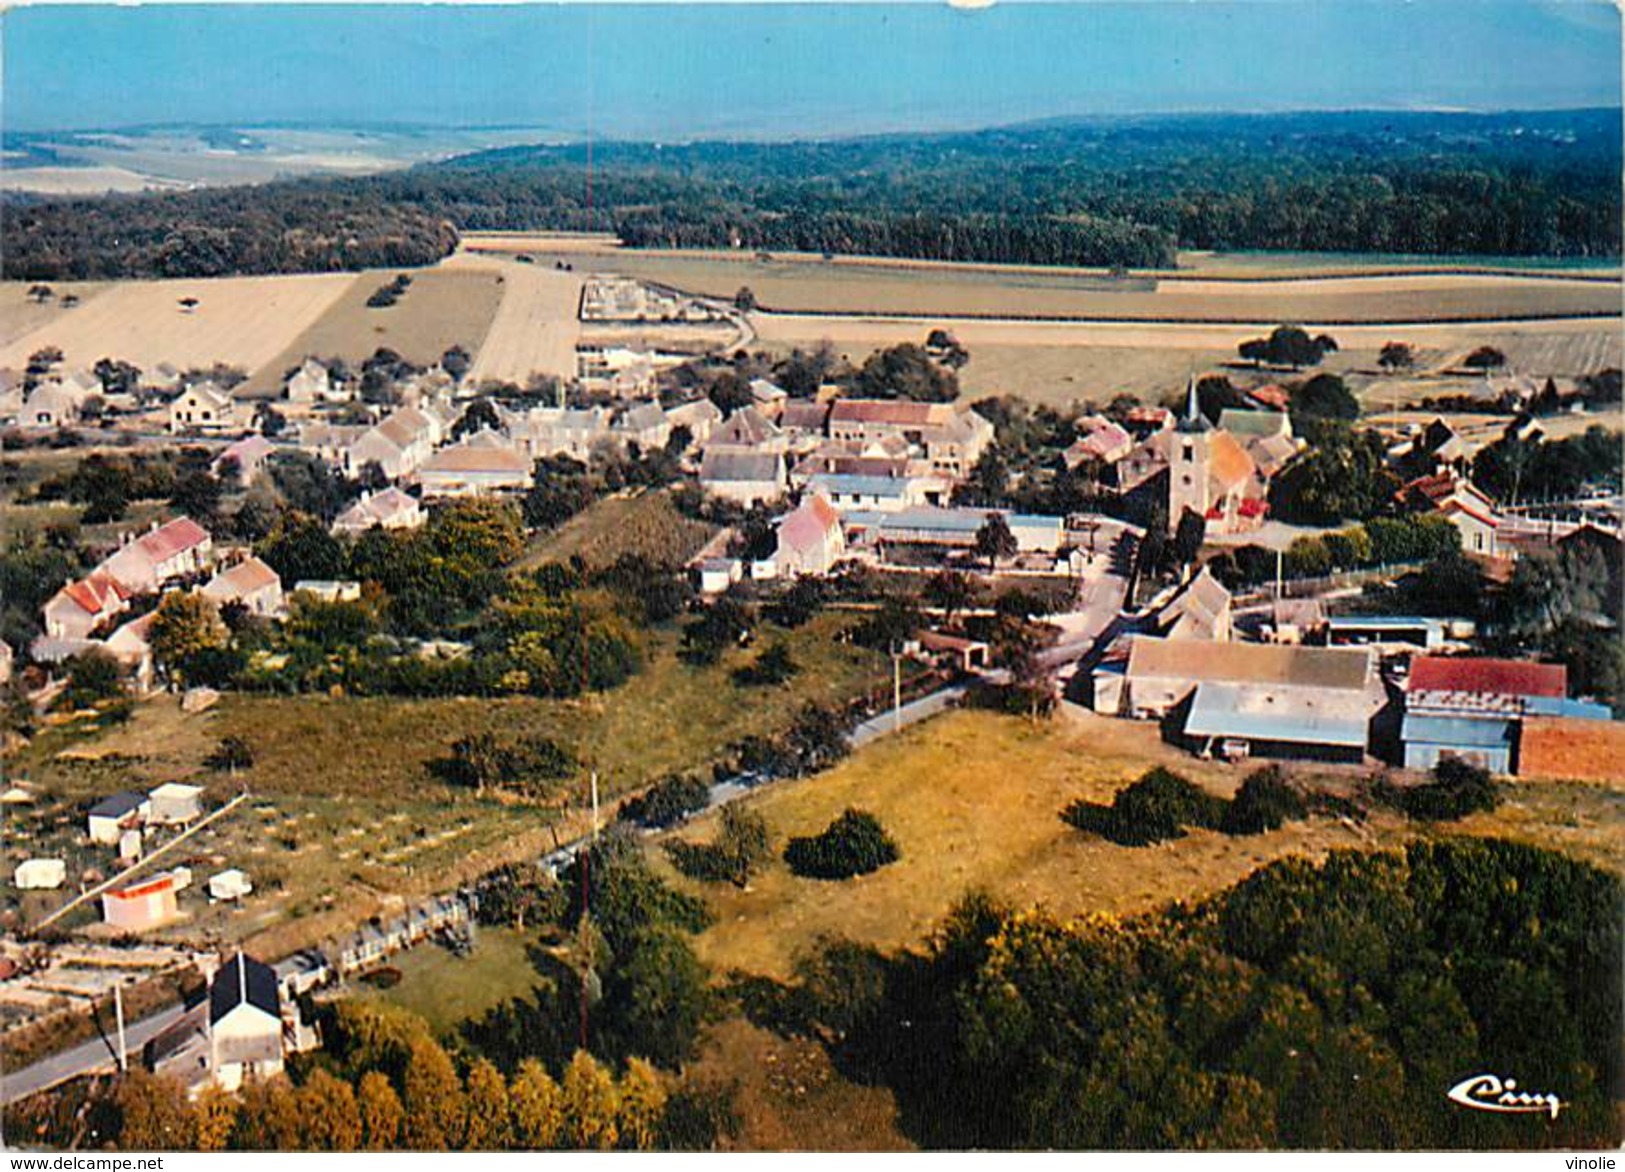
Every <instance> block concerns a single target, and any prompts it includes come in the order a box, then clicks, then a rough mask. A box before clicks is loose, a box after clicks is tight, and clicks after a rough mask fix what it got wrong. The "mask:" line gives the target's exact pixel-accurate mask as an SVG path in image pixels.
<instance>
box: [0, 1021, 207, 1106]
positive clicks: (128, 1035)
mask: <svg viewBox="0 0 1625 1172" xmlns="http://www.w3.org/2000/svg"><path fill="white" fill-rule="evenodd" d="M185 1012H186V1008H185V1006H183V1005H179V1004H176V1005H171V1006H168V1007H167V1008H164V1009H160V1010H159V1011H158V1012H157V1013H155V1014H153V1015H152V1016H151V1017H144V1018H142V1019H141V1020H140V1021H138V1022H136V1023H135V1024H134V1025H127V1026H126V1027H125V1029H124V1035H125V1041H126V1044H127V1045H128V1046H129V1054H130V1055H131V1056H132V1058H133V1060H134V1061H135V1062H136V1063H138V1064H139V1063H140V1061H141V1047H142V1046H144V1045H146V1044H147V1041H148V1040H149V1039H151V1038H152V1037H154V1036H155V1035H157V1034H159V1033H161V1032H162V1031H163V1030H166V1029H168V1028H169V1027H170V1026H172V1025H174V1024H175V1022H176V1021H178V1020H180V1017H181V1015H182V1014H183V1013H185ZM117 1050H118V1045H117V1042H116V1040H115V1038H113V1037H111V1036H109V1037H98V1038H93V1039H91V1040H90V1041H88V1042H85V1043H83V1044H82V1045H79V1046H75V1047H74V1048H73V1049H71V1050H64V1051H63V1052H62V1053H60V1054H53V1055H52V1056H51V1057H49V1058H42V1059H41V1060H40V1061H38V1062H36V1063H34V1065H32V1066H27V1067H24V1068H23V1069H22V1070H17V1071H7V1072H6V1074H5V1076H4V1078H3V1080H0V1101H4V1102H7V1103H14V1102H16V1101H17V1100H18V1099H21V1098H25V1097H26V1096H28V1095H32V1094H34V1093H35V1092H36V1091H44V1090H49V1089H50V1088H51V1087H54V1086H56V1085H57V1084H58V1083H63V1082H67V1081H68V1080H69V1079H72V1078H78V1077H80V1076H81V1075H86V1074H94V1073H96V1072H98V1071H104V1070H107V1071H110V1070H112V1069H113V1067H114V1066H115V1061H114V1058H115V1055H116V1053H117Z"/></svg>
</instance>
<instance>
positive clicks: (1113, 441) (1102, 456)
mask: <svg viewBox="0 0 1625 1172" xmlns="http://www.w3.org/2000/svg"><path fill="white" fill-rule="evenodd" d="M1078 430H1079V431H1080V432H1082V433H1083V434H1082V435H1080V436H1079V437H1078V439H1077V440H1076V441H1075V442H1074V443H1073V444H1072V446H1071V447H1069V448H1067V449H1066V451H1065V452H1063V453H1062V454H1061V458H1062V459H1063V460H1064V461H1065V462H1066V466H1067V469H1068V471H1076V470H1077V469H1078V468H1080V467H1082V466H1083V465H1085V464H1088V463H1091V462H1093V463H1096V464H1104V465H1108V466H1109V465H1112V464H1115V463H1117V461H1119V460H1121V459H1122V458H1123V457H1124V456H1127V455H1128V454H1129V453H1130V452H1132V451H1133V450H1134V437H1133V436H1132V435H1130V434H1129V433H1128V431H1127V430H1126V429H1124V428H1123V427H1122V426H1120V425H1119V424H1116V423H1113V422H1112V421H1111V420H1109V419H1104V418H1102V417H1100V416H1098V415H1092V416H1090V417H1088V418H1087V419H1080V420H1079V421H1078Z"/></svg>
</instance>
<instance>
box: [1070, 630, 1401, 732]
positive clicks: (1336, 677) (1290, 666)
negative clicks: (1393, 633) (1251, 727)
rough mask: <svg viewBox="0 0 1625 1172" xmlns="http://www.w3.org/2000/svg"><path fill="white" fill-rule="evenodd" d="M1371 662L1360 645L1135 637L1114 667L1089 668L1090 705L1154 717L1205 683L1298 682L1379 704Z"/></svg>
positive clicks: (1262, 685)
mask: <svg viewBox="0 0 1625 1172" xmlns="http://www.w3.org/2000/svg"><path fill="white" fill-rule="evenodd" d="M1373 663H1374V661H1373V659H1372V656H1371V653H1370V652H1369V651H1365V650H1363V649H1360V648H1331V647H1291V646H1278V645H1274V644H1265V643H1208V642H1204V641H1194V640H1188V639H1156V638H1152V637H1150V636H1148V635H1136V636H1134V637H1133V638H1132V639H1131V640H1130V646H1129V655H1128V659H1127V662H1126V663H1125V664H1124V665H1123V667H1122V668H1121V669H1120V670H1119V671H1115V672H1114V671H1113V670H1112V667H1111V665H1102V667H1101V668H1100V669H1097V671H1096V680H1095V711H1097V712H1103V713H1105V714H1107V715H1119V714H1127V715H1129V716H1133V717H1136V718H1138V719H1142V720H1143V719H1160V718H1161V717H1163V716H1166V715H1167V714H1168V713H1169V712H1171V711H1172V710H1173V709H1174V708H1175V707H1176V706H1178V705H1179V704H1181V703H1182V702H1183V701H1185V700H1187V699H1189V698H1190V697H1191V694H1192V693H1193V692H1194V691H1195V689H1196V687H1197V686H1198V685H1201V684H1206V683H1216V684H1234V685H1241V686H1244V687H1248V688H1261V689H1265V690H1269V689H1281V688H1304V689H1309V690H1312V691H1316V690H1318V691H1324V692H1328V693H1342V694H1343V695H1345V696H1346V697H1348V698H1350V699H1352V698H1354V697H1356V696H1358V697H1362V698H1365V699H1366V700H1367V701H1375V702H1378V703H1380V701H1381V697H1382V690H1381V685H1380V683H1379V682H1378V680H1377V677H1376V670H1375V668H1374V665H1373ZM1113 675H1115V676H1116V679H1115V680H1113V679H1112V678H1111V677H1112V676H1113ZM1372 711H1375V709H1373V710H1372Z"/></svg>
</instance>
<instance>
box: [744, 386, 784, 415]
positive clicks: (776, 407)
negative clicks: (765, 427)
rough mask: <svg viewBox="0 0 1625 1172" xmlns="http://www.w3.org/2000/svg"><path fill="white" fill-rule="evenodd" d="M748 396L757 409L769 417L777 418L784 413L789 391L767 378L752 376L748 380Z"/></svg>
mask: <svg viewBox="0 0 1625 1172" xmlns="http://www.w3.org/2000/svg"><path fill="white" fill-rule="evenodd" d="M750 397H751V402H752V403H754V404H755V406H756V409H757V410H758V411H760V412H761V413H762V414H763V415H765V416H767V417H768V418H769V419H777V418H778V417H779V416H780V415H782V414H783V413H784V405H785V403H786V402H787V401H788V400H789V398H790V392H788V391H786V390H785V389H784V388H783V387H781V386H779V385H778V384H777V383H775V382H772V381H770V380H768V379H765V378H753V379H751V380H750Z"/></svg>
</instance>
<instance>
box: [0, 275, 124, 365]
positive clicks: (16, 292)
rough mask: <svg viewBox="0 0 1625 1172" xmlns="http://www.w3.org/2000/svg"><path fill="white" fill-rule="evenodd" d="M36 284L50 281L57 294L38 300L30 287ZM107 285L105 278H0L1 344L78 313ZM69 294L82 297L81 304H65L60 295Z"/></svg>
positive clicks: (4, 344) (53, 290) (9, 342)
mask: <svg viewBox="0 0 1625 1172" xmlns="http://www.w3.org/2000/svg"><path fill="white" fill-rule="evenodd" d="M36 284H50V286H51V290H52V292H54V293H55V294H56V296H55V297H53V298H52V299H51V300H49V301H45V302H37V301H35V300H34V299H33V298H32V297H30V296H29V295H28V290H29V289H31V288H33V286H34V285H36ZM105 288H107V283H106V282H105V281H57V282H36V281H0V346H7V345H10V344H11V343H12V342H15V341H16V340H17V339H18V338H21V337H24V336H26V335H28V334H31V333H33V332H34V331H35V330H37V329H40V328H41V327H42V326H47V325H51V324H53V323H55V322H56V321H57V320H58V319H59V318H62V317H66V316H68V315H70V314H75V313H78V312H79V311H80V310H82V309H83V308H84V307H85V303H86V302H88V301H89V300H90V299H91V298H92V297H94V296H95V295H96V294H98V293H100V292H101V291H102V290H103V289H105ZM67 293H71V294H73V295H74V296H75V297H77V298H79V304H78V305H74V306H64V305H63V304H62V302H61V298H62V296H63V295H64V294H67ZM24 357H26V355H25V356H24Z"/></svg>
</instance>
